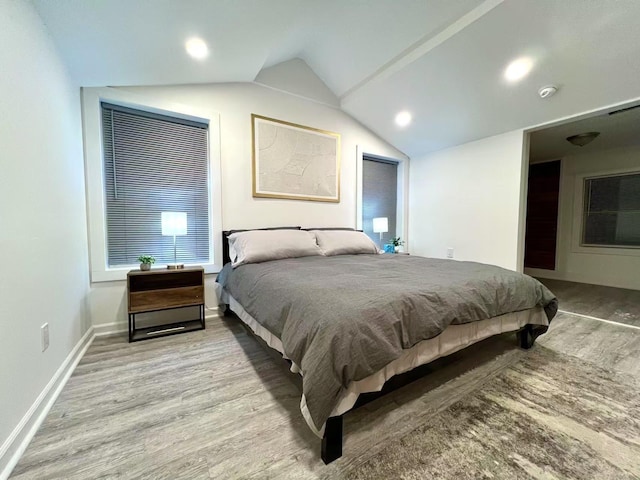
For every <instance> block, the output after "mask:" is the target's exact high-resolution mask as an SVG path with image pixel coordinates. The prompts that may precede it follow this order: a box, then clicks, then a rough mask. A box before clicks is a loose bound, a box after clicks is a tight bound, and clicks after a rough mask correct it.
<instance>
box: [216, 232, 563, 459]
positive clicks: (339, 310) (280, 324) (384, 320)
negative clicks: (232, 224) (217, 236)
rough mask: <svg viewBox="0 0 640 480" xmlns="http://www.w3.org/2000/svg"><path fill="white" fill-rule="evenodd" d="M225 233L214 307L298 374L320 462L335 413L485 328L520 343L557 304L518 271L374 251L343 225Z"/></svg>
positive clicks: (333, 439) (338, 419)
mask: <svg viewBox="0 0 640 480" xmlns="http://www.w3.org/2000/svg"><path fill="white" fill-rule="evenodd" d="M223 235H224V241H223V245H224V256H225V266H224V268H223V270H222V271H221V272H220V274H219V275H218V278H217V281H218V283H219V284H220V285H221V302H222V304H223V307H222V308H223V309H225V312H226V314H231V313H232V314H234V315H235V316H237V317H238V318H239V319H240V320H241V321H242V322H243V323H244V324H245V325H246V326H247V327H248V328H249V329H250V330H251V331H252V332H253V333H254V334H255V335H256V336H258V337H260V338H261V339H262V340H264V342H266V344H267V345H268V346H269V347H271V348H273V349H275V350H277V351H278V352H279V353H280V354H282V356H283V357H284V358H285V359H287V360H289V361H290V363H291V371H292V372H294V373H296V374H299V375H301V376H302V390H303V391H302V397H301V402H300V409H301V412H302V414H303V416H304V418H305V420H306V422H307V424H308V425H309V428H310V429H311V430H312V431H313V432H314V433H315V434H316V435H317V436H318V437H319V438H321V439H322V442H321V445H322V447H321V458H322V460H323V461H324V462H325V463H329V462H331V461H333V460H335V459H336V458H339V457H340V456H341V455H342V415H344V414H345V413H346V412H348V411H349V410H350V409H352V408H353V407H354V406H355V405H356V402H357V401H358V398H359V397H360V396H361V395H363V394H365V393H368V392H379V391H380V390H381V389H382V388H383V387H384V385H385V383H386V382H388V381H389V380H390V379H391V378H392V377H394V376H396V375H399V374H402V373H404V372H408V371H411V370H412V369H415V368H416V367H419V366H421V365H424V364H427V363H429V362H431V361H433V360H435V359H437V358H440V357H443V356H446V355H449V354H451V353H454V352H456V351H458V350H461V349H463V348H465V347H467V346H469V345H472V344H473V343H476V342H478V341H480V340H483V339H485V338H488V337H490V336H492V335H496V334H500V333H504V332H510V331H513V332H517V338H518V342H519V344H520V346H521V347H522V348H530V347H531V346H532V345H533V343H534V341H535V339H536V337H537V336H538V335H540V334H542V333H544V332H546V331H547V329H548V325H549V322H550V321H551V320H552V318H553V317H554V315H555V313H556V311H557V300H556V298H555V297H554V295H553V294H552V293H551V292H550V291H549V290H548V289H547V288H546V287H544V286H543V285H542V284H541V283H540V282H538V281H537V280H535V279H533V278H531V277H529V276H527V275H524V274H521V273H517V272H512V271H510V270H505V269H502V268H499V267H495V266H491V265H484V264H480V263H475V262H460V261H455V260H442V259H433V258H423V257H416V256H410V255H393V254H380V253H378V249H377V247H376V246H375V244H374V243H373V242H371V241H370V240H368V237H366V236H365V235H364V234H363V233H361V232H356V231H353V230H317V229H314V230H308V231H307V230H302V229H299V227H288V228H285V229H282V230H262V231H255V230H253V231H248V232H244V231H229V232H224V233H223ZM356 237H357V238H356ZM256 239H257V240H256ZM345 239H346V240H345ZM352 239H353V241H354V242H353V245H351V244H350V243H349V242H351V240H352ZM367 242H369V243H367ZM298 244H300V245H298ZM345 245H346V246H345ZM298 247H299V249H298V250H296V248H298ZM265 251H266V252H267V253H265ZM273 251H278V252H279V253H278V254H275V255H274V254H273ZM292 252H293V253H292Z"/></svg>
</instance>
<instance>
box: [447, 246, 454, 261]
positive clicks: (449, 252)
mask: <svg viewBox="0 0 640 480" xmlns="http://www.w3.org/2000/svg"><path fill="white" fill-rule="evenodd" d="M447 258H453V248H452V247H449V248H447Z"/></svg>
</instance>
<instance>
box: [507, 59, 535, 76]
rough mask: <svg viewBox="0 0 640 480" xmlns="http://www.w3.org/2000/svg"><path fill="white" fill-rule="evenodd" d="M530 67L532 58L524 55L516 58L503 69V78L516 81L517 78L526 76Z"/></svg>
mask: <svg viewBox="0 0 640 480" xmlns="http://www.w3.org/2000/svg"><path fill="white" fill-rule="evenodd" d="M532 68H533V60H531V59H530V58H526V57H523V58H518V59H517V60H514V61H513V62H511V63H510V64H509V65H507V68H506V69H505V71H504V78H506V79H507V80H508V81H509V82H517V81H518V80H521V79H522V78H524V77H526V76H527V74H528V73H529V72H530V71H531V69H532Z"/></svg>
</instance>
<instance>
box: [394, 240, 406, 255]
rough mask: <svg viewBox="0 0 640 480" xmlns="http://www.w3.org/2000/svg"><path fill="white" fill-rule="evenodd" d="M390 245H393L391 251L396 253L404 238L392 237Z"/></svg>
mask: <svg viewBox="0 0 640 480" xmlns="http://www.w3.org/2000/svg"><path fill="white" fill-rule="evenodd" d="M391 245H393V251H394V252H396V253H398V252H399V251H400V247H401V246H402V245H404V240H400V237H393V238H392V239H391Z"/></svg>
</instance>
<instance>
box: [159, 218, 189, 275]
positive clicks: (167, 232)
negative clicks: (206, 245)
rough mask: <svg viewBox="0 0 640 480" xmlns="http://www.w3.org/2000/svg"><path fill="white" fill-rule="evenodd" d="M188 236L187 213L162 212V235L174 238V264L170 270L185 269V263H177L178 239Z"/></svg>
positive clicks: (169, 267) (168, 266) (170, 266)
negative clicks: (178, 237)
mask: <svg viewBox="0 0 640 480" xmlns="http://www.w3.org/2000/svg"><path fill="white" fill-rule="evenodd" d="M186 234H187V214H186V213H185V212H162V235H163V236H165V237H171V236H172V237H173V262H174V263H173V264H168V265H167V268H168V269H176V268H184V263H178V262H177V255H176V237H177V236H179V235H180V236H182V235H186Z"/></svg>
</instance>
